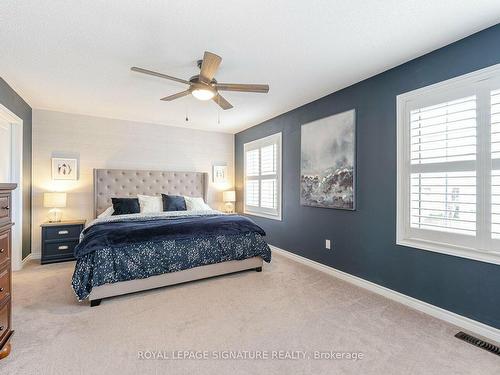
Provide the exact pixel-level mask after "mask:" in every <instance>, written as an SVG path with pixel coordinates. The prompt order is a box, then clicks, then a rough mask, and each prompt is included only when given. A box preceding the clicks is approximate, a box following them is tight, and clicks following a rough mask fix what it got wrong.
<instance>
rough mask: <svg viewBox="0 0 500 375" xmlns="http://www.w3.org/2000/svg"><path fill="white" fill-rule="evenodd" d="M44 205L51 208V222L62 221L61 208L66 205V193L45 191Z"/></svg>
mask: <svg viewBox="0 0 500 375" xmlns="http://www.w3.org/2000/svg"><path fill="white" fill-rule="evenodd" d="M43 207H45V208H50V209H51V210H50V211H49V221H50V222H51V223H53V222H59V221H61V218H62V212H61V210H60V208H64V207H66V193H43Z"/></svg>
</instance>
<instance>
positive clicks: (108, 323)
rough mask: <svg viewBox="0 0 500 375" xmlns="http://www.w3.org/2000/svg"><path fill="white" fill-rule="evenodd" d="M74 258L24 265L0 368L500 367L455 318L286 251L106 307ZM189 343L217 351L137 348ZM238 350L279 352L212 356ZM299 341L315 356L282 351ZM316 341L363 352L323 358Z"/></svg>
mask: <svg viewBox="0 0 500 375" xmlns="http://www.w3.org/2000/svg"><path fill="white" fill-rule="evenodd" d="M72 267H73V263H62V264H54V265H47V266H40V265H38V264H36V263H34V262H32V263H30V264H29V265H27V266H26V267H25V268H24V270H23V271H21V272H17V273H15V275H14V328H15V330H16V333H15V336H14V338H13V340H12V345H13V352H12V354H11V355H10V356H9V357H8V358H7V359H6V360H4V361H1V362H0V374H2V375H6V374H22V375H28V374H65V375H67V374H166V373H170V374H252V375H254V374H398V375H400V374H473V373H476V374H498V373H499V368H500V358H499V357H497V356H495V355H493V354H490V353H488V352H486V351H483V350H481V349H478V348H475V347H473V346H470V345H469V344H466V343H463V342H461V341H459V340H458V339H456V338H454V337H453V334H455V333H456V332H457V328H456V327H453V326H450V325H448V324H445V323H443V322H441V321H439V320H436V319H434V318H431V317H429V316H427V315H424V314H421V313H419V312H416V311H414V310H411V309H409V308H407V307H405V306H403V305H400V304H397V303H395V302H392V301H390V300H387V299H385V298H382V297H380V296H378V295H375V294H372V293H370V292H367V291H365V290H363V289H359V288H357V287H354V286H352V285H350V284H348V283H345V282H343V281H340V280H337V279H335V278H332V277H331V276H328V275H325V274H323V273H321V272H318V271H315V270H313V269H310V268H308V267H306V266H303V265H300V264H297V263H295V262H293V261H291V260H288V259H286V258H283V257H280V256H277V255H275V256H274V260H273V262H272V263H271V264H270V265H267V264H266V267H265V268H264V272H262V273H256V272H243V273H239V274H235V275H230V276H223V277H219V278H214V279H210V280H205V281H197V282H193V283H189V284H184V285H180V286H174V287H168V288H163V289H158V290H154V291H149V292H143V293H138V294H134V295H129V296H126V297H119V298H114V299H111V300H105V301H103V303H102V305H101V306H99V307H96V308H90V307H89V306H88V304H87V303H82V304H79V303H78V302H76V300H75V298H74V295H73V292H72V290H71V289H70V286H69V285H70V278H71V274H72ZM183 350H186V351H190V350H191V351H208V352H210V353H208V354H207V353H195V354H196V355H199V356H208V358H209V359H191V360H187V359H179V358H177V359H172V358H170V359H162V358H161V357H160V358H159V359H155V360H153V359H150V360H146V359H139V358H138V357H139V356H140V354H139V351H142V352H143V355H144V356H146V357H148V356H151V355H152V353H151V352H149V351H161V354H166V355H171V353H172V351H183ZM228 351H232V352H231V353H232V354H233V355H240V356H244V355H247V356H253V355H256V351H260V353H261V355H262V356H263V357H265V356H266V353H267V355H268V357H269V359H261V360H251V359H246V360H244V359H236V360H219V359H214V357H215V356H221V355H229V354H230V352H228ZM238 351H240V352H238ZM243 351H248V352H243ZM273 351H274V353H273ZM276 351H284V352H282V354H278V353H276ZM286 351H289V352H286ZM291 351H304V352H306V353H305V354H303V355H305V358H303V357H302V354H301V355H300V357H299V358H300V359H282V360H280V359H276V358H275V359H272V357H273V356H274V357H276V356H278V355H287V354H290V355H291V354H292V353H291ZM315 351H327V352H328V351H337V352H361V353H363V356H364V357H363V359H361V360H357V361H353V360H348V359H340V360H339V359H330V360H317V359H314V355H315ZM245 353H246V354H245ZM185 355H193V354H192V353H191V352H189V353H187V354H185ZM297 356H298V355H297ZM177 357H179V356H177Z"/></svg>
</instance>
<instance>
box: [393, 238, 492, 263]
mask: <svg viewBox="0 0 500 375" xmlns="http://www.w3.org/2000/svg"><path fill="white" fill-rule="evenodd" d="M396 245H400V246H406V247H413V248H416V249H419V250H426V251H432V252H435V253H440V254H446V255H452V256H456V257H460V258H466V259H472V260H477V261H480V262H486V263H492V264H497V265H500V253H494V252H488V251H482V250H478V249H473V248H468V247H460V246H455V245H449V244H442V243H435V242H430V241H425V240H419V239H415V238H404V239H399V240H396Z"/></svg>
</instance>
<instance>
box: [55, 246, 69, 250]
mask: <svg viewBox="0 0 500 375" xmlns="http://www.w3.org/2000/svg"><path fill="white" fill-rule="evenodd" d="M57 249H58V250H68V246H67V245H61V246H58V247H57Z"/></svg>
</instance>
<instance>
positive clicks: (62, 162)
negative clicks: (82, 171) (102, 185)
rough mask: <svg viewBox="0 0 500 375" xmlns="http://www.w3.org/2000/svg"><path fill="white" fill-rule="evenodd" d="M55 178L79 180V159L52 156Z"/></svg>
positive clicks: (53, 177)
mask: <svg viewBox="0 0 500 375" xmlns="http://www.w3.org/2000/svg"><path fill="white" fill-rule="evenodd" d="M52 179H53V180H77V179H78V160H77V159H68V158H52Z"/></svg>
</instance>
